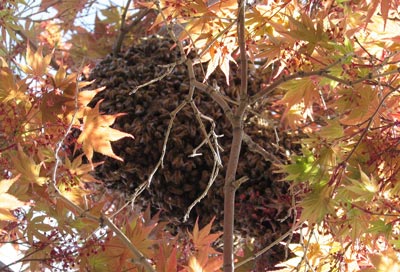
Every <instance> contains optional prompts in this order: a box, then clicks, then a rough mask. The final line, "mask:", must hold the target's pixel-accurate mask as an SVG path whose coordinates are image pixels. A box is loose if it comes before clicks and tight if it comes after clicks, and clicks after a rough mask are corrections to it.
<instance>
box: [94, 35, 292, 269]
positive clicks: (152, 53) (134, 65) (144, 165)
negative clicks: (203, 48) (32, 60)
mask: <svg viewBox="0 0 400 272" xmlns="http://www.w3.org/2000/svg"><path fill="white" fill-rule="evenodd" d="M172 47H173V42H171V41H170V40H168V39H164V38H161V37H150V38H148V39H144V40H141V41H140V42H138V44H136V45H134V46H133V47H131V48H130V49H128V50H126V51H125V52H124V53H121V54H120V55H118V56H108V57H106V58H105V59H104V60H103V61H102V62H101V63H99V64H98V65H97V67H96V68H95V69H94V70H93V72H92V74H91V79H95V80H96V82H95V83H94V84H95V85H97V86H106V87H107V88H106V90H104V91H103V92H100V93H99V94H98V95H97V96H96V97H95V99H94V101H93V102H92V103H93V105H94V104H95V103H96V102H97V101H99V100H100V99H104V101H103V102H102V104H101V106H100V109H101V111H103V112H105V113H107V114H114V113H117V112H124V113H126V115H125V116H122V117H119V118H118V119H117V120H116V123H115V124H114V128H116V129H119V130H122V131H124V132H127V133H131V134H132V135H133V136H134V137H135V139H134V140H132V139H122V140H120V141H118V142H115V143H113V149H114V152H115V153H116V154H117V155H118V156H121V157H122V158H123V159H124V162H120V161H117V160H114V159H109V158H104V157H101V156H99V155H97V160H104V161H105V162H104V164H102V165H101V166H99V167H98V168H97V169H96V175H97V177H98V178H99V179H100V180H103V181H104V183H105V185H106V186H107V187H108V188H109V189H111V190H116V191H121V192H124V193H125V194H126V195H127V199H128V198H129V195H130V194H132V193H133V192H134V190H135V189H136V188H137V186H138V185H139V184H141V183H142V182H144V181H145V180H146V179H147V178H148V177H149V174H150V173H151V171H152V170H153V169H154V167H155V166H156V164H157V162H158V161H159V159H160V156H161V152H162V147H163V144H164V138H165V134H166V131H167V127H168V124H169V122H170V119H171V115H170V113H171V112H172V111H173V110H174V109H175V108H176V107H177V106H178V105H179V104H180V103H181V102H182V101H184V100H185V98H186V95H187V93H188V91H189V77H188V72H187V69H186V66H185V65H184V64H182V65H178V66H176V67H175V68H174V70H173V71H172V72H171V73H170V74H168V75H167V76H165V77H164V78H163V79H161V80H159V81H156V82H154V83H152V84H149V85H147V86H145V87H143V88H140V89H139V90H137V91H136V92H135V93H133V94H131V95H130V94H129V93H131V92H132V90H133V89H134V88H135V87H137V86H139V85H141V84H145V83H147V82H149V81H150V80H152V79H154V78H157V77H159V76H160V75H163V73H165V72H166V70H167V66H166V65H168V64H171V63H174V62H176V61H178V60H179V58H180V54H179V51H178V50H177V49H171V48H172ZM203 68H204V67H203ZM195 72H196V74H197V75H196V76H197V77H198V79H199V80H201V79H202V77H204V70H203V69H202V67H201V66H200V65H197V66H196V69H195ZM236 74H239V73H238V72H237V71H235V69H233V71H232V75H231V80H230V81H231V83H230V85H229V86H228V85H227V84H226V79H225V75H223V73H222V72H220V71H216V72H215V73H214V74H213V75H212V76H211V78H210V81H214V82H217V84H218V86H219V87H220V90H221V92H223V93H224V94H225V95H227V96H234V94H235V92H236V90H237V89H238V88H239V85H240V79H238V76H237V75H236ZM250 82H251V83H250V84H249V91H250V92H253V93H254V92H256V91H257V88H259V85H261V79H257V78H255V77H252V78H251V80H250ZM193 99H194V102H195V104H196V105H197V107H198V109H199V110H200V111H201V112H202V113H203V114H205V115H207V116H209V117H211V118H212V119H213V120H214V122H215V124H216V127H215V132H216V133H217V134H219V135H223V136H222V137H220V138H218V141H219V144H220V145H221V147H222V148H223V151H221V159H222V163H223V165H224V166H226V164H227V161H228V156H229V150H230V142H231V139H232V133H231V125H230V123H229V121H228V120H227V119H226V117H225V115H224V113H223V111H222V109H221V108H220V107H219V106H218V105H217V104H216V103H215V102H213V100H212V99H211V98H210V97H209V96H208V95H207V94H205V93H202V92H200V91H197V90H196V92H195V94H194V97H193ZM233 99H234V98H233ZM255 110H257V109H255ZM255 119H257V117H256V116H254V115H252V114H251V113H249V114H248V116H247V117H246V126H245V131H246V133H247V134H248V135H250V136H251V137H252V138H253V140H254V141H255V142H257V143H258V144H260V145H261V146H262V147H263V148H264V149H265V150H267V151H268V152H270V153H271V154H275V155H276V156H281V154H277V149H276V147H274V146H273V145H272V144H271V143H273V142H276V140H275V132H274V130H273V129H272V128H271V127H268V126H261V125H258V124H257V122H255V121H254V120H255ZM204 124H205V127H206V129H207V130H209V129H210V127H211V125H210V123H209V122H207V121H204ZM202 135H203V134H202V133H201V131H200V125H199V124H198V123H197V122H196V118H195V113H194V111H193V109H192V108H191V107H190V106H189V105H186V106H185V107H184V108H183V109H182V110H181V111H180V112H178V114H177V116H176V119H175V121H174V123H173V127H172V130H171V134H170V135H169V138H168V144H167V149H166V154H165V158H164V162H163V167H162V168H160V169H159V170H158V171H157V173H156V175H155V176H154V179H153V181H152V183H151V185H150V187H149V188H148V189H147V190H146V191H145V192H144V193H143V194H142V195H141V199H139V200H138V201H139V202H141V201H143V202H142V204H143V203H150V205H151V207H152V208H154V209H155V210H161V211H162V213H161V215H162V216H163V217H164V219H167V220H168V222H171V223H172V224H174V225H175V227H177V228H182V227H186V226H188V225H187V224H189V225H192V224H193V222H194V220H195V219H196V218H197V217H199V220H200V224H201V225H204V224H205V223H208V222H209V221H210V220H211V218H213V217H214V216H215V217H216V221H215V222H216V228H217V229H221V228H220V227H221V226H222V222H223V184H224V175H225V171H224V169H221V171H220V174H219V176H218V177H217V179H216V181H215V183H214V185H213V186H212V187H211V189H210V190H209V192H208V195H207V196H206V197H205V198H204V199H203V200H202V201H201V202H200V203H198V204H197V205H196V206H195V208H194V209H193V210H192V212H191V216H190V219H189V221H188V222H187V223H183V222H182V218H183V215H184V214H185V212H186V211H187V208H188V207H189V205H190V204H191V203H192V202H193V201H194V200H195V199H196V198H197V197H198V196H200V195H201V194H202V192H203V191H204V190H205V188H206V187H207V184H208V182H209V178H210V175H211V170H212V168H213V163H214V157H213V155H212V153H211V151H210V149H209V148H208V146H207V145H203V146H202V147H201V148H200V149H199V150H198V152H199V153H201V155H200V156H194V157H190V155H191V154H192V153H193V149H194V148H195V147H197V146H199V145H200V144H201V142H202V141H203V140H204V137H203V136H202ZM281 136H282V135H281ZM285 137H288V136H285ZM278 153H279V152H278ZM240 156H241V158H240V162H239V166H238V172H237V177H242V176H247V177H249V180H248V181H247V182H245V183H244V184H242V185H241V187H240V188H239V189H238V191H237V194H236V195H237V200H236V203H237V204H236V205H237V206H236V215H235V217H236V218H237V220H236V222H235V228H236V229H237V230H238V231H239V232H240V234H241V236H251V237H255V238H256V239H257V241H258V242H259V243H260V245H265V244H268V243H270V242H272V241H274V240H275V239H276V238H278V237H279V236H280V235H281V234H283V233H284V232H286V231H287V230H288V229H289V226H290V223H291V219H290V217H289V216H287V215H288V210H289V208H290V202H291V201H290V196H289V194H288V192H287V187H288V186H287V184H285V183H284V182H281V181H277V179H278V177H277V175H276V174H274V173H273V171H272V168H271V162H269V161H267V160H265V159H264V158H263V157H262V156H261V155H259V154H257V153H254V152H252V151H250V150H249V149H248V148H247V146H246V145H244V146H243V148H242V151H241V155H240ZM285 217H287V218H286V219H285V220H282V221H279V220H277V219H281V218H285ZM275 248H276V247H275ZM280 250H281V249H280ZM271 258H273V256H271ZM273 262H276V260H275V261H273V260H271V263H273Z"/></svg>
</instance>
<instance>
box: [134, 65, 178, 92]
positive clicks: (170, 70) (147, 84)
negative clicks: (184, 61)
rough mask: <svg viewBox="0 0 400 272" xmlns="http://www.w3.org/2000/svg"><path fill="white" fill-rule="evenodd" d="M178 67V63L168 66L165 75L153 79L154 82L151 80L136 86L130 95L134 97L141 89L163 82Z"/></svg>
mask: <svg viewBox="0 0 400 272" xmlns="http://www.w3.org/2000/svg"><path fill="white" fill-rule="evenodd" d="M176 65H177V63H171V64H169V65H167V71H165V72H164V73H163V74H161V75H160V76H158V77H156V78H153V79H152V80H149V81H147V82H145V83H143V84H141V85H139V86H136V87H135V88H134V89H133V90H132V91H130V92H129V95H132V94H134V93H136V92H137V91H138V90H139V89H141V88H144V87H146V86H149V85H151V84H153V83H156V82H158V81H160V80H162V79H163V78H164V77H166V76H168V75H169V74H171V73H172V71H173V70H174V68H175V66H176Z"/></svg>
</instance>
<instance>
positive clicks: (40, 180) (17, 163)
mask: <svg viewBox="0 0 400 272" xmlns="http://www.w3.org/2000/svg"><path fill="white" fill-rule="evenodd" d="M11 161H12V162H13V165H14V167H15V170H17V172H18V173H19V174H21V180H22V181H23V182H26V183H32V181H33V182H34V183H36V184H38V185H40V186H42V185H43V184H44V183H45V182H46V180H47V178H46V177H41V176H40V169H41V167H42V163H39V164H36V163H35V161H34V160H33V159H32V158H31V157H29V156H27V155H26V154H25V152H24V151H23V150H22V147H21V146H18V151H17V152H16V153H14V154H12V156H11ZM24 187H25V186H24Z"/></svg>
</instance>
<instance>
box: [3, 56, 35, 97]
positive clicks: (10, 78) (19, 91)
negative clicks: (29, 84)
mask: <svg viewBox="0 0 400 272" xmlns="http://www.w3.org/2000/svg"><path fill="white" fill-rule="evenodd" d="M0 60H1V58H0ZM21 83H23V82H22V81H20V82H17V81H16V80H15V77H14V75H13V72H12V70H11V69H10V68H8V67H0V101H2V102H5V103H7V102H8V101H10V100H13V99H15V100H16V101H17V102H19V101H25V102H28V101H29V98H28V96H27V95H26V93H25V90H26V85H25V84H21Z"/></svg>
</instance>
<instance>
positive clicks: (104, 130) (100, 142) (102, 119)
mask: <svg viewBox="0 0 400 272" xmlns="http://www.w3.org/2000/svg"><path fill="white" fill-rule="evenodd" d="M102 101H103V100H100V101H99V102H98V103H97V104H96V106H95V107H94V108H87V109H86V114H85V117H84V118H83V128H82V133H81V135H80V136H79V138H78V143H79V144H82V148H83V152H84V153H85V155H86V157H87V158H88V160H89V162H90V163H92V158H93V151H96V152H99V153H101V154H103V155H106V156H109V157H111V158H114V159H117V160H120V161H123V159H122V158H121V157H119V156H117V155H115V153H114V152H113V150H112V147H111V142H113V141H117V140H119V139H121V138H124V137H130V138H133V136H132V135H131V134H129V133H125V132H122V131H119V130H116V129H113V128H110V127H109V126H111V125H112V124H113V123H114V121H115V119H116V118H117V117H119V116H123V115H125V114H124V113H118V114H113V115H101V113H100V112H99V106H100V103H101V102H102Z"/></svg>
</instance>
